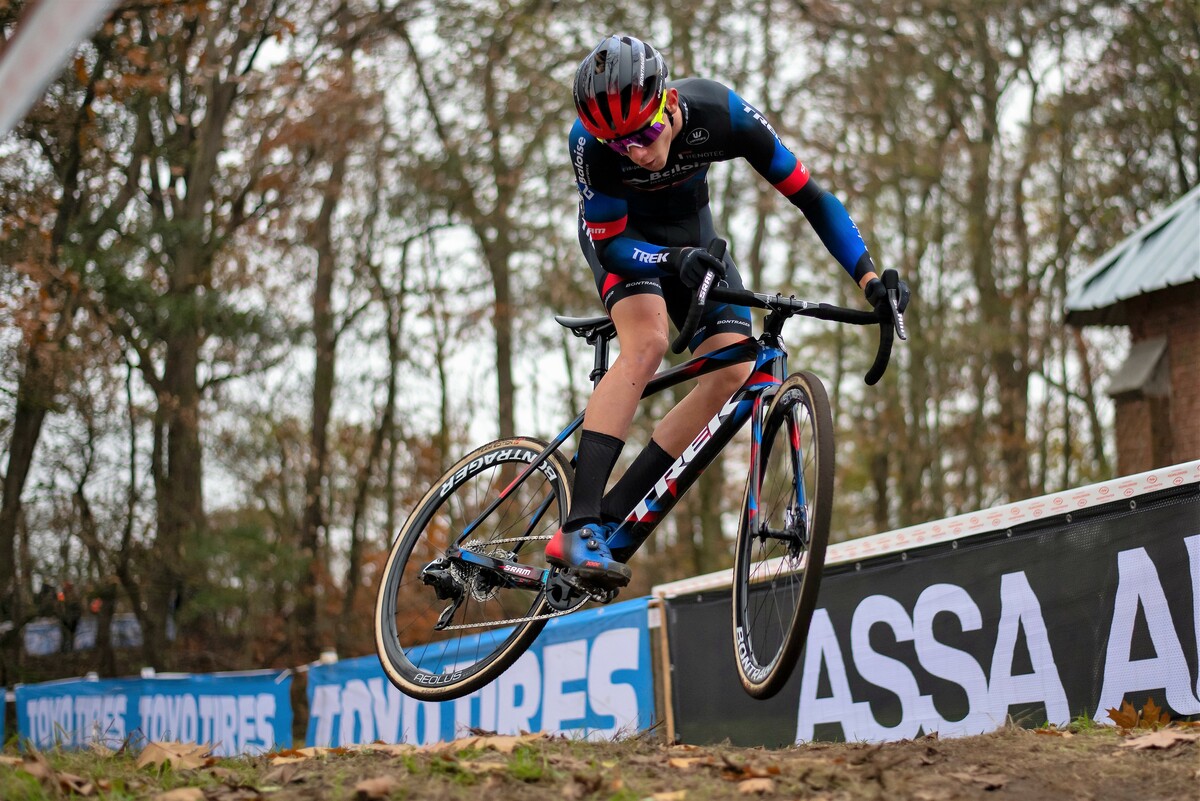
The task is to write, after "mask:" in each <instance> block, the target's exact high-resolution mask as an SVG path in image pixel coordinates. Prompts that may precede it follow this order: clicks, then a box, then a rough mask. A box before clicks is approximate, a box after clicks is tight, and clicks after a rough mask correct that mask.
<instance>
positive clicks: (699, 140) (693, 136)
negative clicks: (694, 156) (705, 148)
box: [684, 128, 708, 145]
mask: <svg viewBox="0 0 1200 801" xmlns="http://www.w3.org/2000/svg"><path fill="white" fill-rule="evenodd" d="M684 141H685V142H687V143H688V144H689V145H702V144H704V143H705V142H707V141H708V130H707V129H705V128H693V129H692V130H690V131H688V135H687V138H686V139H684Z"/></svg>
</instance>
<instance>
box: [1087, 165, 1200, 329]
mask: <svg viewBox="0 0 1200 801" xmlns="http://www.w3.org/2000/svg"><path fill="white" fill-rule="evenodd" d="M1192 281H1200V186H1197V187H1195V188H1194V189H1192V190H1191V191H1190V192H1188V193H1187V194H1186V195H1184V196H1183V197H1181V198H1180V199H1179V200H1177V201H1175V203H1173V204H1172V205H1171V206H1170V207H1169V208H1167V209H1166V210H1165V211H1163V212H1162V214H1159V215H1158V216H1157V217H1155V218H1154V219H1153V220H1151V221H1150V222H1149V223H1147V224H1146V225H1144V226H1142V228H1141V230H1139V231H1138V232H1137V233H1136V234H1134V235H1133V236H1131V237H1129V238H1128V239H1126V240H1125V241H1124V242H1122V243H1121V244H1119V245H1117V246H1116V247H1115V248H1113V249H1112V250H1110V251H1109V252H1108V253H1105V254H1104V255H1103V256H1101V257H1100V258H1099V259H1098V260H1096V262H1095V263H1093V264H1092V265H1091V266H1090V267H1088V269H1087V270H1086V271H1084V273H1083V274H1082V275H1080V276H1079V277H1078V278H1076V279H1075V280H1074V281H1072V282H1071V285H1070V287H1069V289H1068V291H1067V304H1066V305H1067V323H1069V324H1070V325H1075V326H1085V325H1127V324H1128V320H1127V319H1126V308H1125V301H1127V300H1129V299H1130V298H1134V297H1137V296H1139V295H1145V294H1148V293H1150V292H1155V291H1157V290H1160V289H1167V288H1169V287H1173V286H1182V285H1184V284H1189V283H1191V282H1192Z"/></svg>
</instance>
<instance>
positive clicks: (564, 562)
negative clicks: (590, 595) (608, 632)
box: [546, 523, 633, 589]
mask: <svg viewBox="0 0 1200 801" xmlns="http://www.w3.org/2000/svg"><path fill="white" fill-rule="evenodd" d="M608 534H609V528H608V527H607V526H604V525H602V524H600V523H586V524H584V525H583V527H581V528H579V529H576V530H575V531H563V530H562V529H561V528H560V529H559V530H558V531H557V532H555V534H554V536H553V537H551V538H550V542H549V543H548V544H547V545H546V561H547V562H549V563H550V564H552V565H554V566H555V567H557V568H561V569H563V570H570V571H571V572H572V573H574V574H575V575H576V576H578V577H579V578H581V579H583V580H584V581H585V582H587V583H588V584H591V585H592V586H594V587H598V588H602V589H613V588H616V587H624V586H625V585H626V584H628V583H629V579H630V578H631V577H632V576H633V571H631V570H630V569H629V566H628V565H626V564H624V563H623V562H618V561H617V560H616V559H613V555H612V551H611V550H609V548H608V543H607V542H606V540H607V539H608Z"/></svg>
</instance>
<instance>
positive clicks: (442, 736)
mask: <svg viewBox="0 0 1200 801" xmlns="http://www.w3.org/2000/svg"><path fill="white" fill-rule="evenodd" d="M648 606H649V599H648V598H637V599H634V600H631V601H625V602H623V603H619V604H613V605H612V606H606V607H599V608H596V609H591V610H587V611H584V612H577V613H575V614H573V615H567V616H565V617H557V618H553V619H552V620H550V622H549V623H547V624H546V628H545V629H544V630H543V631H542V633H541V634H540V635H539V636H538V638H537V639H536V640H534V643H533V645H532V646H531V647H530V649H529V650H528V651H526V652H525V653H524V654H523V655H522V656H521V658H520V659H518V660H517V661H516V663H515V664H513V666H512V667H510V668H509V669H508V670H507V671H505V672H504V673H503V674H502V675H501V676H500V677H499V678H498V679H496V680H495V681H493V682H492V683H491V684H489V685H487V686H486V687H483V688H482V689H480V690H477V691H475V692H473V693H471V694H470V695H467V696H464V697H462V698H459V699H456V700H454V701H444V702H441V703H433V702H425V701H418V700H416V699H414V698H410V697H408V696H406V695H404V694H403V693H401V692H400V691H399V690H397V689H396V688H395V687H394V686H393V685H392V684H391V682H389V681H388V680H387V677H386V676H385V675H384V673H383V668H382V667H380V665H379V660H378V659H377V658H376V657H374V656H364V657H358V658H356V659H347V660H344V661H342V662H338V663H336V664H333V665H314V666H313V668H312V669H311V670H310V671H309V674H308V702H309V718H308V736H307V738H306V743H307V745H310V746H313V745H319V746H341V745H350V744H352V743H370V742H374V741H376V740H382V741H384V742H388V743H417V744H430V743H436V742H443V741H450V740H453V739H455V738H457V737H462V736H464V735H465V734H466V733H467V732H468V730H470V729H472V728H474V729H483V730H486V731H494V732H497V733H498V734H518V733H520V732H523V731H524V732H535V731H544V732H548V733H562V734H568V735H570V736H577V737H600V738H605V739H607V738H611V737H614V736H618V735H623V734H634V733H636V732H638V731H641V730H642V729H646V728H648V727H649V726H651V725H652V724H653V723H654V720H653V718H654V680H653V674H652V665H651V660H650V631H649V628H648V613H649V609H648ZM507 632H508V629H505V630H503V631H502V632H493V633H489V634H484V635H476V636H477V637H479V636H485V637H489V638H491V639H502V638H503V637H506V636H508V635H507ZM471 648H473V646H471V647H468V649H467V650H471Z"/></svg>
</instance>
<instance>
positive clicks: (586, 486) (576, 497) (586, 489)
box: [563, 429, 625, 531]
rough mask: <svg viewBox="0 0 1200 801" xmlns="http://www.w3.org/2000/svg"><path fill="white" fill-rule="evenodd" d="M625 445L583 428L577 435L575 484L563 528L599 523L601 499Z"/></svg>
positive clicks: (572, 528)
mask: <svg viewBox="0 0 1200 801" xmlns="http://www.w3.org/2000/svg"><path fill="white" fill-rule="evenodd" d="M623 447H625V442H624V441H623V440H619V439H617V438H616V437H613V436H609V435H608V434H601V433H600V432H598V431H588V430H587V429H584V431H583V433H582V434H580V435H579V453H578V454H577V455H576V456H577V458H576V460H575V484H574V486H573V487H572V492H571V511H570V513H569V514H568V515H567V519H566V521H564V522H563V529H564V530H568V531H573V530H575V529H577V528H579V527H580V526H582V525H584V524H586V523H599V522H600V499H601V498H602V497H604V487H605V485H607V484H608V477H609V475H611V474H612V470H613V466H614V465H616V463H617V457H618V456H620V455H621V448H623Z"/></svg>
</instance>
